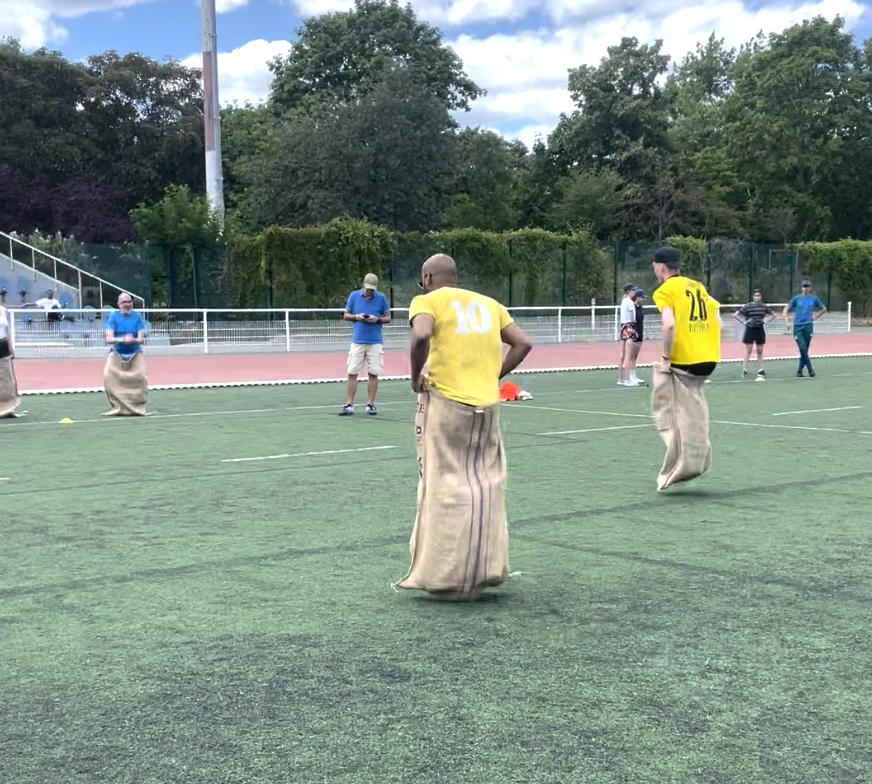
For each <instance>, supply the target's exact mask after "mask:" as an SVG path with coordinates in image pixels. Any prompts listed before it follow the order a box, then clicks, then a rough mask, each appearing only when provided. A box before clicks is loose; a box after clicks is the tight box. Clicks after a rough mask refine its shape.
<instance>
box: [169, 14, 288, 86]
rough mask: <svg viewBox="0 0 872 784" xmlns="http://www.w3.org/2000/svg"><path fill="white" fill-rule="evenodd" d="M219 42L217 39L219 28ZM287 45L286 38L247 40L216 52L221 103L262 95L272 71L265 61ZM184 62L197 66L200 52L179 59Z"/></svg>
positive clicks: (283, 50)
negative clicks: (228, 49)
mask: <svg viewBox="0 0 872 784" xmlns="http://www.w3.org/2000/svg"><path fill="white" fill-rule="evenodd" d="M218 40H219V43H220V40H221V37H220V30H219V37H218ZM288 49H290V44H289V43H288V42H287V41H264V40H259V41H249V42H248V43H247V44H245V46H241V47H240V48H239V49H234V50H233V51H232V52H220V51H219V53H218V90H219V91H220V94H221V103H231V102H233V101H239V102H240V103H244V102H245V101H252V102H253V103H256V102H258V101H261V100H263V99H265V98H266V97H267V95H268V93H269V85H270V82H271V81H272V74H271V73H270V70H269V68H267V63H268V62H269V61H270V60H271V59H272V58H273V57H275V56H276V55H277V54H285V53H286V52H287V51H288ZM183 63H184V65H187V66H189V67H192V68H201V67H202V65H203V58H202V55H191V56H190V57H189V58H187V59H186V60H184V61H183Z"/></svg>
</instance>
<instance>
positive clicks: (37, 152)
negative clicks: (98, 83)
mask: <svg viewBox="0 0 872 784" xmlns="http://www.w3.org/2000/svg"><path fill="white" fill-rule="evenodd" d="M88 84H89V78H88V74H87V72H86V71H85V69H83V68H82V67H81V66H80V65H78V64H73V63H70V62H68V61H67V60H65V59H64V58H63V57H62V56H61V54H60V53H59V52H52V51H49V50H47V49H38V50H37V51H35V52H33V53H30V54H28V53H26V52H25V51H24V50H23V49H22V48H21V46H20V45H19V44H18V42H16V41H0V96H2V100H0V163H5V164H6V165H7V166H10V167H11V168H14V169H15V170H17V171H19V172H21V173H22V174H23V175H24V176H26V177H37V178H44V179H45V181H46V185H48V186H52V185H56V184H59V183H62V182H64V180H65V179H66V178H67V177H72V176H73V175H74V174H75V173H76V172H78V171H80V170H81V169H82V168H83V167H87V166H88V164H89V158H90V155H91V154H92V153H93V152H94V149H93V147H92V146H91V144H90V138H89V132H88V131H89V129H88V122H87V117H86V116H85V115H84V114H83V113H82V112H81V111H80V107H81V105H82V103H83V101H84V100H85V95H86V91H87V88H88Z"/></svg>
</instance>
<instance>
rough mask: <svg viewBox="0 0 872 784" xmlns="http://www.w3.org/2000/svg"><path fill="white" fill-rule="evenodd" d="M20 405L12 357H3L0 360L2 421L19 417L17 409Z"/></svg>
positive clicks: (0, 414) (0, 411)
mask: <svg viewBox="0 0 872 784" xmlns="http://www.w3.org/2000/svg"><path fill="white" fill-rule="evenodd" d="M20 405H21V396H20V395H19V394H18V382H17V381H16V380H15V367H14V365H13V364H12V357H3V358H2V359H0V419H2V418H5V417H15V416H18V415H17V414H16V413H15V409H16V408H18V406H20Z"/></svg>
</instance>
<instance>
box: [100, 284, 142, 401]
mask: <svg viewBox="0 0 872 784" xmlns="http://www.w3.org/2000/svg"><path fill="white" fill-rule="evenodd" d="M118 307H119V308H121V310H113V311H112V313H110V314H109V317H108V318H107V319H106V343H108V344H109V356H108V357H107V358H106V367H105V368H104V370H103V387H104V389H105V390H106V397H107V398H108V400H109V405H110V406H112V408H111V410H110V411H107V412H106V413H105V414H103V416H148V415H147V414H146V411H145V404H146V402H147V401H148V379H147V378H146V374H145V355H144V354H143V353H142V344H143V343H145V322H144V321H143V320H142V316H140V315H139V313H137V312H136V311H134V310H133V298H132V297H131V296H130V295H129V294H122V295H121V296H120V297H118Z"/></svg>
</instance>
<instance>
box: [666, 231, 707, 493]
mask: <svg viewBox="0 0 872 784" xmlns="http://www.w3.org/2000/svg"><path fill="white" fill-rule="evenodd" d="M680 269H681V255H680V254H679V252H678V251H677V250H676V249H675V248H660V250H658V251H657V252H656V253H655V254H654V275H655V276H656V277H657V280H658V281H660V287H659V288H658V289H657V290H656V291H655V292H654V304H655V305H656V306H657V309H658V310H659V311H660V314H661V317H662V320H663V343H662V346H661V355H662V356H661V362H660V363H659V364H658V365H655V367H654V375H653V387H654V394H653V406H654V424H655V426H656V427H657V431H658V432H659V433H660V437H661V438H662V439H663V440H664V441H665V442H666V459H665V460H664V461H663V467H662V468H661V469H660V476H659V477H658V479H657V489H658V490H665V489H666V488H667V487H669V486H670V485H674V484H677V483H679V482H688V481H690V480H691V479H695V478H696V477H698V476H701V475H702V474H704V473H705V472H706V471H708V469H709V466H710V465H711V462H712V447H711V443H710V442H709V413H708V403H706V399H705V395H704V394H703V384H704V383H705V382H706V380H707V379H708V377H709V376H710V375H711V374H712V372H713V371H714V369H715V368H716V367H717V364H718V362H720V361H721V322H720V318H719V314H718V309H719V307H720V306H719V304H718V303H717V302H715V301H714V300H713V299H712V298H711V297H709V295H708V292H707V291H706V289H705V286H703V285H702V283H699V282H697V281H695V280H691V279H690V278H686V277H684V276H683V275H681V272H680Z"/></svg>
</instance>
